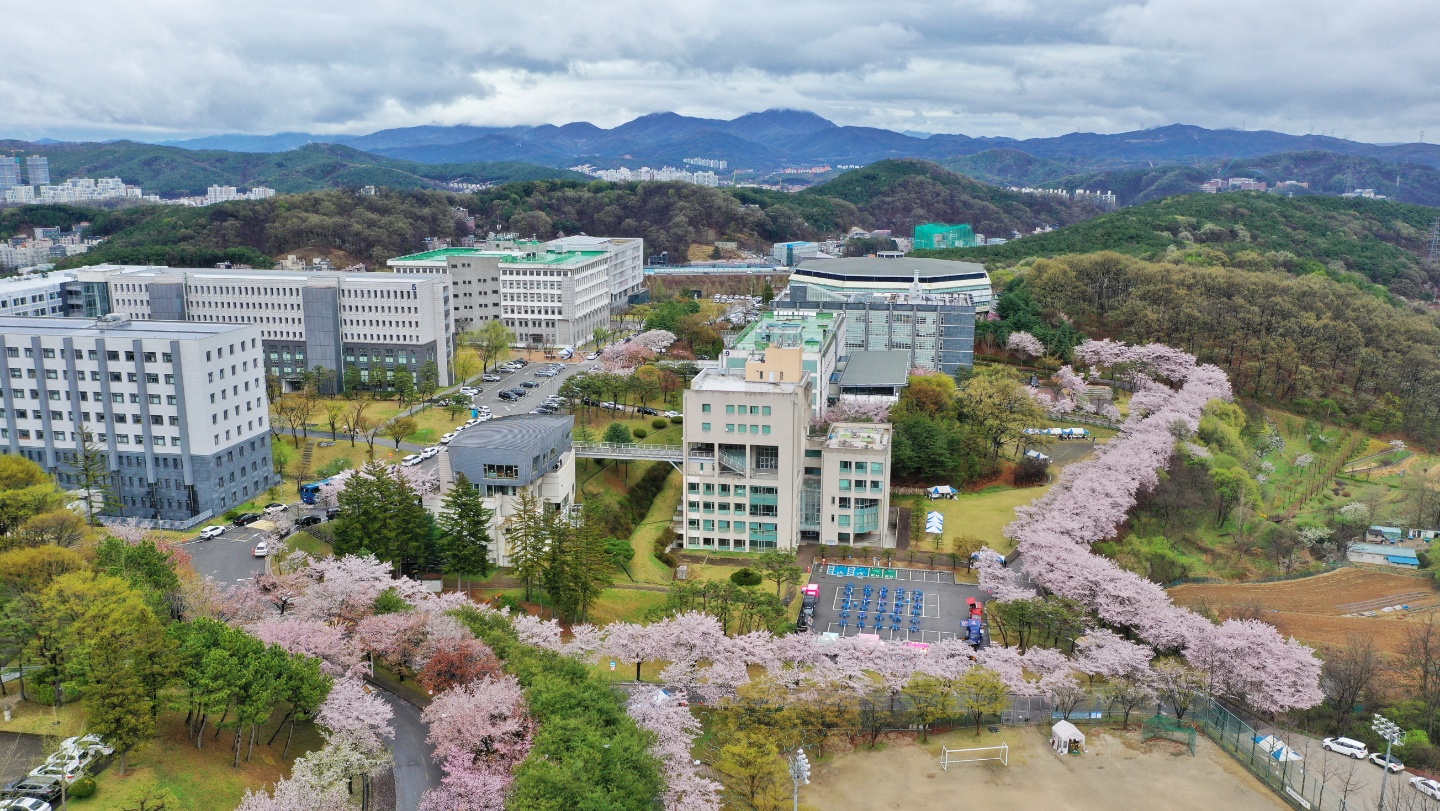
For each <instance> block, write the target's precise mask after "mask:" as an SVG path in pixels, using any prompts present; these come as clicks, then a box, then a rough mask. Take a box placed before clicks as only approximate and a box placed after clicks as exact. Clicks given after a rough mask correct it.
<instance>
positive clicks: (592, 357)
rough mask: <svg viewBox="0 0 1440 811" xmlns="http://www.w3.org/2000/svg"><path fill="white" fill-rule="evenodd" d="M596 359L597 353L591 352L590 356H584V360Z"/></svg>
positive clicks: (598, 354) (598, 355)
mask: <svg viewBox="0 0 1440 811" xmlns="http://www.w3.org/2000/svg"><path fill="white" fill-rule="evenodd" d="M598 357H600V353H599V352H591V353H590V354H588V355H586V356H585V360H595V359H596V358H598Z"/></svg>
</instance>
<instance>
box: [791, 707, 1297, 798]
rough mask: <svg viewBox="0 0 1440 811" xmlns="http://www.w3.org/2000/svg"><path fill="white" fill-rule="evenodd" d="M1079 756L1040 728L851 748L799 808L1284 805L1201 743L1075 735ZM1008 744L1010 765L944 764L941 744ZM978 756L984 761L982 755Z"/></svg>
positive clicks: (825, 767)
mask: <svg viewBox="0 0 1440 811" xmlns="http://www.w3.org/2000/svg"><path fill="white" fill-rule="evenodd" d="M1084 731H1085V734H1086V736H1087V737H1088V744H1087V746H1088V750H1089V751H1088V752H1086V753H1085V754H1083V755H1068V756H1062V755H1057V754H1055V752H1053V751H1052V750H1051V749H1050V747H1049V745H1048V735H1049V728H1048V727H1047V726H1025V727H1004V728H1002V729H1001V731H1000V732H999V733H998V734H997V733H990V732H983V733H982V734H981V736H980V738H978V739H977V738H976V737H975V734H974V731H973V730H957V731H955V732H949V733H946V734H944V735H932V736H930V742H929V743H928V744H925V743H920V742H919V741H918V739H917V740H913V741H912V740H908V739H903V738H902V739H897V740H892V741H890V742H889V743H888V744H886V745H885V748H883V749H877V750H876V751H870V750H868V749H864V748H860V749H857V750H855V751H853V752H849V753H846V754H842V755H839V756H838V757H835V758H834V759H833V760H829V761H826V762H825V763H823V764H822V765H819V766H816V767H815V771H814V774H813V776H812V780H811V784H810V785H809V786H806V787H805V788H803V789H802V790H801V792H800V802H801V808H802V809H803V808H807V807H808V808H811V809H816V811H819V809H825V811H892V809H903V810H904V811H941V810H942V809H944V811H950V809H955V808H979V809H1064V811H1130V809H1136V810H1137V811H1143V810H1145V809H1157V811H1159V810H1163V811H1215V809H1225V811H1280V809H1288V808H1289V806H1288V805H1286V804H1284V803H1282V802H1280V800H1279V798H1277V797H1276V796H1275V795H1274V793H1272V792H1271V791H1270V789H1268V788H1266V787H1265V786H1264V785H1262V784H1261V783H1260V782H1259V781H1258V780H1256V779H1255V778H1254V777H1253V776H1251V775H1250V774H1249V773H1248V772H1246V771H1245V770H1244V769H1243V768H1241V767H1240V765H1239V764H1238V763H1236V762H1235V761H1234V760H1232V759H1231V758H1230V756H1229V755H1226V754H1225V753H1224V752H1222V751H1221V750H1220V749H1219V748H1218V747H1217V746H1215V745H1214V744H1213V743H1211V742H1210V741H1208V740H1206V739H1205V738H1203V737H1202V738H1200V740H1199V741H1198V746H1199V748H1198V750H1197V754H1196V755H1194V756H1191V755H1190V754H1189V752H1188V751H1187V750H1186V748H1185V747H1184V746H1183V745H1181V744H1176V743H1172V742H1169V741H1151V742H1149V743H1145V744H1141V743H1140V733H1139V729H1138V725H1137V726H1136V728H1135V729H1132V730H1130V731H1128V732H1123V731H1120V730H1111V729H1103V730H1102V729H1100V728H1091V727H1085V728H1084ZM1001 742H1005V743H1008V744H1009V745H1010V752H1009V762H1010V765H1009V766H1002V765H1001V764H1000V763H998V762H993V761H991V762H980V763H962V764H951V766H950V768H949V770H948V771H947V770H942V769H941V768H940V763H939V755H940V749H941V746H942V745H943V746H948V747H950V748H951V749H955V748H960V747H973V746H992V745H996V744H999V743H1001ZM986 754H989V753H988V752H987V753H986Z"/></svg>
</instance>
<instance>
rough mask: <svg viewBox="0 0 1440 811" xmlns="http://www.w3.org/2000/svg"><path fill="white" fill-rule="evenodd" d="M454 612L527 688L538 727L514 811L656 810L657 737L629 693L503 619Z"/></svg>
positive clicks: (515, 790)
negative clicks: (632, 709)
mask: <svg viewBox="0 0 1440 811" xmlns="http://www.w3.org/2000/svg"><path fill="white" fill-rule="evenodd" d="M456 616H458V617H459V618H460V620H461V621H462V622H464V623H465V624H466V625H467V626H468V627H469V628H470V630H471V631H473V632H474V633H475V635H476V636H478V637H480V638H481V639H483V640H484V641H485V643H486V644H488V645H489V646H490V647H491V648H492V649H493V650H494V651H495V654H496V655H497V656H499V657H500V659H501V660H502V661H503V662H504V663H505V670H506V672H508V673H510V674H512V675H514V676H515V678H517V679H519V681H520V685H521V687H523V688H524V689H525V700H526V702H527V703H528V705H529V707H530V715H531V717H532V718H534V719H535V722H536V731H535V738H534V743H533V746H532V747H531V749H530V754H529V756H528V757H527V758H526V759H525V761H524V762H523V763H521V764H520V766H519V767H518V768H516V770H515V782H514V783H512V784H511V788H510V796H509V798H508V799H507V800H506V802H505V807H506V808H507V809H511V811H653V809H654V808H655V807H656V798H657V797H659V796H660V793H661V792H662V791H664V788H665V780H664V778H663V777H662V776H661V770H660V763H659V761H657V760H656V759H655V758H654V757H653V756H652V755H651V754H650V746H651V744H652V743H653V742H654V736H653V735H651V734H650V733H649V732H646V731H645V730H642V729H640V727H638V726H636V725H635V722H634V720H632V719H631V718H630V716H629V714H627V713H626V712H625V702H624V699H623V698H622V697H621V696H620V695H618V694H617V693H615V692H614V691H613V690H611V689H610V687H609V686H608V685H607V684H605V683H604V682H602V681H600V680H598V679H596V678H595V677H594V676H593V675H592V674H591V672H590V670H589V669H588V668H586V667H585V665H583V664H581V663H580V662H577V661H575V660H574V659H571V658H569V657H567V656H562V655H561V654H559V653H555V652H553V651H547V650H543V649H541V648H535V647H531V646H529V645H524V644H521V643H520V641H519V640H518V639H517V638H516V636H515V632H514V630H512V629H511V627H510V625H509V623H508V622H506V621H505V620H504V619H502V618H500V617H497V616H494V615H487V614H482V613H480V612H479V611H476V610H475V609H473V608H471V609H460V610H459V611H457V612H456Z"/></svg>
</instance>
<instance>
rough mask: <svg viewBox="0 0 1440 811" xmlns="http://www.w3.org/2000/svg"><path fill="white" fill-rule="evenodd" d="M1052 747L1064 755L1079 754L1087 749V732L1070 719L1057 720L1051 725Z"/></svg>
mask: <svg viewBox="0 0 1440 811" xmlns="http://www.w3.org/2000/svg"><path fill="white" fill-rule="evenodd" d="M1050 748H1051V749H1054V750H1055V751H1056V752H1059V753H1060V754H1062V755H1078V754H1080V753H1081V752H1084V751H1085V733H1083V732H1081V731H1080V729H1079V727H1077V726H1075V725H1074V724H1072V723H1070V722H1069V721H1056V722H1055V726H1052V727H1050Z"/></svg>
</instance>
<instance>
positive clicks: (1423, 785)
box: [1410, 777, 1440, 800]
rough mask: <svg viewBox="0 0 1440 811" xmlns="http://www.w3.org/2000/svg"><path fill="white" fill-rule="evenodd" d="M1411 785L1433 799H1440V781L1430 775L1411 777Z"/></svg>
mask: <svg viewBox="0 0 1440 811" xmlns="http://www.w3.org/2000/svg"><path fill="white" fill-rule="evenodd" d="M1410 787H1411V788H1413V789H1415V790H1416V791H1418V792H1420V793H1421V794H1424V795H1425V796H1426V797H1429V798H1430V799H1432V800H1440V783H1437V782H1435V781H1434V780H1431V779H1430V778H1428V777H1412V778H1410Z"/></svg>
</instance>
